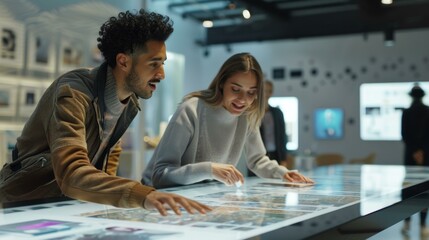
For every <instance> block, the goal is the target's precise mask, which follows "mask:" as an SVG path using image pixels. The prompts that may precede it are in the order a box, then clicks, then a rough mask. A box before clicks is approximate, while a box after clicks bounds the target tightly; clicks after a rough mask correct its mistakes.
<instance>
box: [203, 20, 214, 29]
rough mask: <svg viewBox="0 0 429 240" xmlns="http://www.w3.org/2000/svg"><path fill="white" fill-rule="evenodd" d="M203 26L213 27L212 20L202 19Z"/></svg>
mask: <svg viewBox="0 0 429 240" xmlns="http://www.w3.org/2000/svg"><path fill="white" fill-rule="evenodd" d="M203 27H205V28H211V27H213V21H210V20H205V21H203Z"/></svg>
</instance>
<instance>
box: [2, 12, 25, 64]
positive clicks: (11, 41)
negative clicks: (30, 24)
mask: <svg viewBox="0 0 429 240" xmlns="http://www.w3.org/2000/svg"><path fill="white" fill-rule="evenodd" d="M0 38H1V41H0V66H2V67H15V68H23V66H24V25H23V24H21V23H19V22H15V21H12V20H10V21H9V20H5V19H2V20H1V21H0Z"/></svg>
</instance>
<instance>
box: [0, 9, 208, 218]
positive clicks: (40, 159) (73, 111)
mask: <svg viewBox="0 0 429 240" xmlns="http://www.w3.org/2000/svg"><path fill="white" fill-rule="evenodd" d="M172 25H173V23H172V22H171V21H170V19H169V18H168V17H166V16H162V15H159V14H157V13H149V12H146V11H144V10H143V9H141V10H140V11H138V12H136V13H131V12H129V11H126V12H121V13H119V15H118V17H112V18H110V19H109V20H108V21H107V22H106V23H104V24H103V25H102V26H101V28H100V32H99V34H100V36H99V38H98V39H97V40H98V42H99V44H98V48H99V49H100V51H101V52H102V54H103V56H104V58H105V60H106V61H105V63H103V64H102V65H100V66H99V67H97V68H95V69H92V70H90V69H77V70H74V71H71V72H68V73H66V74H64V75H62V76H61V77H59V78H58V79H57V80H55V81H54V82H53V83H52V85H51V86H50V87H49V88H48V89H47V90H46V92H45V93H44V95H43V96H42V98H41V100H40V102H39V104H38V106H37V108H36V110H35V111H34V113H33V114H32V116H31V117H30V119H29V120H28V121H27V123H26V125H25V126H24V129H23V131H22V135H21V136H20V137H19V138H18V139H17V143H16V146H15V149H14V151H13V162H12V163H11V164H8V165H6V166H4V168H3V170H2V172H1V174H0V200H1V201H2V202H9V201H22V200H28V199H36V198H44V197H57V196H62V195H66V196H68V197H71V198H75V199H80V200H85V201H90V202H96V203H102V204H109V205H113V206H117V207H126V208H128V207H145V208H156V209H157V210H158V211H159V212H160V213H161V214H162V215H166V214H167V212H166V205H168V206H169V207H170V208H171V209H172V210H173V211H174V212H175V213H176V214H179V215H180V214H181V213H180V210H179V206H182V207H184V208H185V209H186V210H187V211H188V212H190V213H193V212H194V210H197V211H199V212H201V213H205V212H206V211H209V210H210V208H209V207H207V206H205V205H203V204H200V203H198V202H195V201H192V200H190V199H187V198H184V197H182V196H179V195H176V194H172V193H162V192H157V191H155V189H154V188H151V187H148V186H144V185H142V184H141V183H140V182H136V181H132V180H129V179H124V178H121V177H118V176H116V171H117V166H118V160H119V155H120V152H121V147H120V137H121V136H122V135H123V133H124V132H125V130H126V129H127V128H128V126H129V124H130V123H131V121H132V120H133V119H134V117H135V116H136V114H137V112H138V111H139V110H140V107H139V104H138V100H137V99H138V98H139V97H141V98H144V99H148V98H150V97H151V96H152V93H153V91H155V89H156V85H157V84H158V83H159V82H160V81H161V80H162V79H164V68H163V64H164V61H165V60H166V46H165V41H166V40H167V38H168V37H169V36H170V34H171V33H172V32H173V26H172Z"/></svg>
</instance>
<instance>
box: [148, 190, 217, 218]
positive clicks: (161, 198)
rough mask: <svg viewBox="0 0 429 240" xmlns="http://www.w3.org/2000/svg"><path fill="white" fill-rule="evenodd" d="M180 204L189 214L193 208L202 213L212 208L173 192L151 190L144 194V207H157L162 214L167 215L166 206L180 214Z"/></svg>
mask: <svg viewBox="0 0 429 240" xmlns="http://www.w3.org/2000/svg"><path fill="white" fill-rule="evenodd" d="M180 206H182V207H183V208H185V209H186V211H188V212H189V213H190V214H194V209H196V210H197V211H198V212H200V213H202V214H205V213H206V212H208V211H211V210H212V209H211V208H210V207H209V206H206V205H204V204H202V203H199V202H196V201H194V200H191V199H188V198H185V197H182V196H180V195H177V194H175V193H165V192H158V191H153V192H151V193H149V194H148V195H147V196H146V199H145V201H144V208H146V209H157V210H158V211H159V213H160V214H161V215H162V216H166V215H167V208H170V209H172V210H173V211H174V212H175V213H176V214H177V215H182V213H181V212H180Z"/></svg>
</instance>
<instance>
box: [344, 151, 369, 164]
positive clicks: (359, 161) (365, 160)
mask: <svg viewBox="0 0 429 240" xmlns="http://www.w3.org/2000/svg"><path fill="white" fill-rule="evenodd" d="M374 162H375V153H370V154H369V155H368V156H366V157H364V158H355V159H351V160H350V161H349V163H350V164H374Z"/></svg>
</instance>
